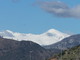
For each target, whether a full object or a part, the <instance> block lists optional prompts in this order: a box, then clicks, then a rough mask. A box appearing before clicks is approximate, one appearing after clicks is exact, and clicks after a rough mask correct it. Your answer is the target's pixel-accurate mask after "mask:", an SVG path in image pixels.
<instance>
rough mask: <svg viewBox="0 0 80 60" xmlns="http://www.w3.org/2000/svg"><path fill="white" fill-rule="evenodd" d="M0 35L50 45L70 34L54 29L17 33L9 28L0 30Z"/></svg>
mask: <svg viewBox="0 0 80 60" xmlns="http://www.w3.org/2000/svg"><path fill="white" fill-rule="evenodd" d="M0 36H3V37H4V38H8V39H15V40H18V41H21V40H26V41H33V42H36V43H38V44H40V45H50V44H53V43H56V42H59V41H61V40H62V39H63V38H65V37H68V36H70V35H68V34H65V33H62V32H59V31H57V30H55V29H50V30H48V31H47V32H45V33H42V34H31V33H29V34H24V33H17V32H12V31H10V30H5V31H2V32H0Z"/></svg>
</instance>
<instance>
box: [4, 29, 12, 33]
mask: <svg viewBox="0 0 80 60" xmlns="http://www.w3.org/2000/svg"><path fill="white" fill-rule="evenodd" d="M3 32H8V33H13V32H12V31H11V30H5V31H3Z"/></svg>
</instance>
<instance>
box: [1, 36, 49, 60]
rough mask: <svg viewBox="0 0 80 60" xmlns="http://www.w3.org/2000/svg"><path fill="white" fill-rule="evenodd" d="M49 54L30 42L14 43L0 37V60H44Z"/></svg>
mask: <svg viewBox="0 0 80 60" xmlns="http://www.w3.org/2000/svg"><path fill="white" fill-rule="evenodd" d="M49 56H50V52H49V51H48V50H46V49H44V48H43V47H41V46H40V45H38V44H36V43H34V42H31V41H15V40H11V39H4V38H1V37H0V60H37V59H38V60H46V59H47V58H49Z"/></svg>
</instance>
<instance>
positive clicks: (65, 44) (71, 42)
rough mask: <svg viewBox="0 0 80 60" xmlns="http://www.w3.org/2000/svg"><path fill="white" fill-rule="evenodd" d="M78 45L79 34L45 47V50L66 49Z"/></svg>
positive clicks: (79, 41) (79, 42)
mask: <svg viewBox="0 0 80 60" xmlns="http://www.w3.org/2000/svg"><path fill="white" fill-rule="evenodd" d="M79 44H80V34H77V35H72V36H70V37H67V38H64V39H63V40H62V41H60V42H58V43H55V44H52V45H49V46H45V48H48V49H50V48H52V49H63V50H64V49H67V48H72V47H75V46H78V45H79Z"/></svg>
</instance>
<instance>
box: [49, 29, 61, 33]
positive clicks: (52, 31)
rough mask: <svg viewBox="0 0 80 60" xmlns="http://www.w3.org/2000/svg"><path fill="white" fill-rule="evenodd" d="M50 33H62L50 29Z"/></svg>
mask: <svg viewBox="0 0 80 60" xmlns="http://www.w3.org/2000/svg"><path fill="white" fill-rule="evenodd" d="M48 32H49V33H60V32H59V31H58V30H56V29H50V30H48Z"/></svg>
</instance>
